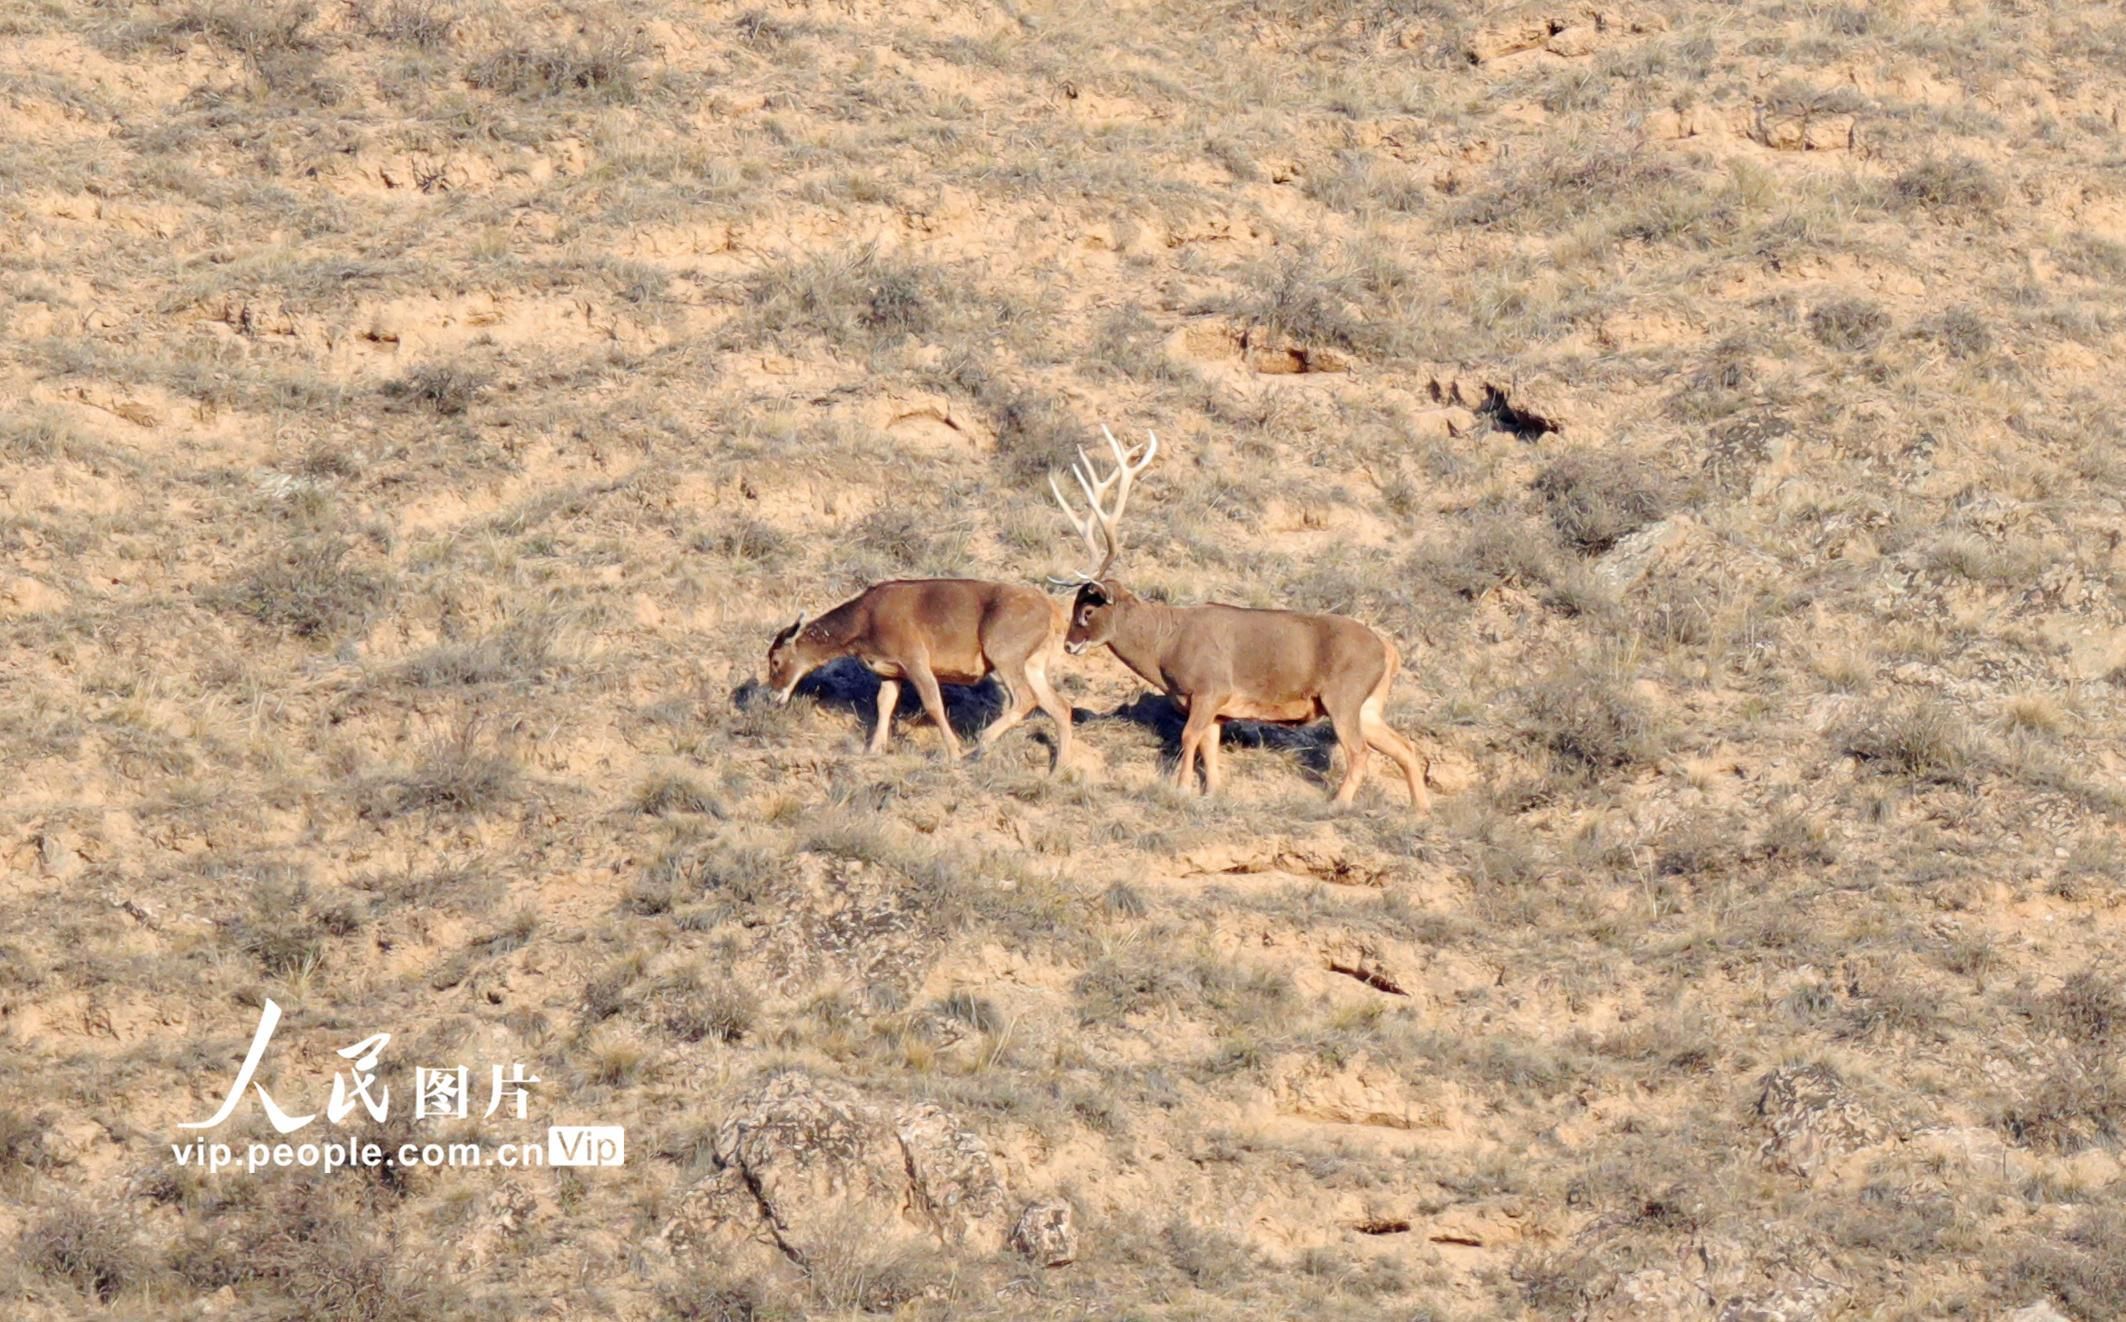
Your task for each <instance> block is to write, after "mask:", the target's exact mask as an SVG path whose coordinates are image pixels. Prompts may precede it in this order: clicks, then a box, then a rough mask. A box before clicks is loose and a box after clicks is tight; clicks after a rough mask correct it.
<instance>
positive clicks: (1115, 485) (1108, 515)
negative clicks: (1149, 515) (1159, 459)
mask: <svg viewBox="0 0 2126 1322" xmlns="http://www.w3.org/2000/svg"><path fill="white" fill-rule="evenodd" d="M1100 434H1101V435H1102V436H1105V437H1106V438H1107V446H1108V448H1109V449H1110V450H1113V451H1114V453H1115V467H1114V471H1112V472H1110V473H1109V474H1108V475H1107V476H1106V477H1104V478H1096V477H1095V476H1094V467H1093V461H1092V456H1091V455H1088V454H1087V453H1085V450H1084V448H1083V447H1080V448H1079V450H1078V458H1077V462H1075V463H1073V464H1072V465H1071V466H1070V475H1071V476H1072V477H1074V478H1076V479H1077V480H1078V489H1079V490H1080V491H1082V492H1084V493H1085V503H1086V514H1085V517H1084V518H1082V519H1081V518H1079V517H1078V515H1077V513H1076V511H1074V510H1072V509H1071V507H1070V501H1069V500H1067V499H1066V498H1065V497H1064V495H1063V488H1062V487H1060V486H1058V485H1057V484H1056V475H1055V473H1054V472H1053V471H1051V472H1050V473H1049V475H1048V489H1049V490H1050V491H1052V492H1054V493H1055V497H1056V504H1058V505H1060V506H1062V507H1063V517H1064V518H1066V519H1069V520H1070V526H1071V527H1072V528H1075V529H1076V530H1077V532H1078V535H1079V536H1080V537H1083V538H1084V539H1085V548H1086V550H1087V551H1089V552H1090V553H1091V554H1092V556H1093V557H1094V559H1095V560H1096V561H1097V562H1098V564H1099V568H1098V569H1095V570H1094V571H1092V572H1091V573H1086V572H1085V571H1083V570H1080V571H1079V572H1078V573H1076V574H1074V575H1072V576H1071V577H1069V578H1050V579H1049V582H1051V583H1055V584H1057V585H1059V586H1063V587H1075V586H1077V585H1078V584H1081V583H1097V582H1099V581H1100V580H1101V579H1103V578H1106V577H1107V571H1108V570H1109V569H1110V568H1111V567H1112V566H1113V565H1114V563H1115V554H1116V553H1117V552H1118V551H1120V550H1121V549H1122V539H1121V536H1120V534H1119V533H1118V532H1117V531H1116V528H1117V526H1118V525H1119V524H1120V523H1121V522H1122V511H1123V510H1124V509H1126V508H1128V506H1129V488H1130V484H1131V483H1132V482H1134V481H1136V480H1137V474H1139V473H1141V472H1143V471H1144V470H1145V469H1146V468H1148V467H1150V466H1151V462H1152V457H1153V456H1154V455H1157V454H1158V453H1159V437H1158V436H1157V435H1156V434H1155V433H1153V432H1150V431H1146V432H1145V433H1144V434H1145V436H1146V438H1147V439H1146V441H1145V443H1144V449H1143V454H1142V456H1141V457H1140V456H1139V455H1138V453H1137V451H1135V450H1129V449H1125V448H1123V445H1122V442H1120V441H1118V440H1116V439H1115V434H1114V433H1113V432H1111V431H1109V430H1108V429H1107V425H1106V424H1105V423H1102V424H1101V425H1100ZM1109 491H1113V492H1114V493H1115V495H1114V505H1113V507H1112V508H1109V507H1108V506H1106V505H1104V504H1102V503H1101V502H1102V501H1103V499H1104V498H1105V497H1106V496H1107V493H1108V492H1109ZM1103 543H1104V546H1103Z"/></svg>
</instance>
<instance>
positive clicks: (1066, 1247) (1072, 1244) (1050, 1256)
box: [1011, 1198, 1078, 1267]
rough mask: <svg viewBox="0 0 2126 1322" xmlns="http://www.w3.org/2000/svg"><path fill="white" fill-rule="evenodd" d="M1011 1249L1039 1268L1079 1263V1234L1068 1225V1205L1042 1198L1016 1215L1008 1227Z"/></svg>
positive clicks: (1069, 1219) (1055, 1199) (1057, 1200)
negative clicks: (1015, 1218) (1016, 1217)
mask: <svg viewBox="0 0 2126 1322" xmlns="http://www.w3.org/2000/svg"><path fill="white" fill-rule="evenodd" d="M1011 1247H1012V1248H1013V1249H1015V1250H1017V1251H1018V1253H1019V1256H1021V1257H1023V1258H1025V1259H1026V1260H1027V1261H1029V1262H1031V1263H1033V1264H1034V1265H1035V1266H1039V1267H1067V1266H1069V1265H1070V1264H1071V1263H1073V1262H1076V1261H1077V1260H1078V1231H1077V1228H1076V1227H1075V1226H1073V1225H1072V1224H1071V1208H1070V1204H1069V1203H1066V1202H1064V1201H1063V1200H1062V1199H1060V1198H1043V1199H1041V1200H1040V1201H1039V1202H1035V1203H1030V1204H1028V1205H1027V1208H1026V1210H1025V1211H1023V1212H1021V1213H1019V1220H1018V1224H1017V1225H1014V1226H1013V1227H1012V1228H1011Z"/></svg>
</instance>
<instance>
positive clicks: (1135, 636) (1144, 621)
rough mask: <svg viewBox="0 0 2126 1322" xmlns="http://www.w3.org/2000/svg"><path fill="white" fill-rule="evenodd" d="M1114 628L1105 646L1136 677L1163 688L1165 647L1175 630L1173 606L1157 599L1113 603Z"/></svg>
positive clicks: (1164, 680)
mask: <svg viewBox="0 0 2126 1322" xmlns="http://www.w3.org/2000/svg"><path fill="white" fill-rule="evenodd" d="M1114 614H1115V631H1114V632H1113V633H1112V634H1109V635H1108V639H1107V647H1108V650H1109V651H1111V652H1113V653H1114V654H1115V658H1116V659H1117V660H1119V661H1120V662H1121V663H1122V664H1123V665H1125V666H1128V667H1129V668H1130V669H1131V670H1134V671H1136V672H1137V676H1138V678H1140V679H1142V680H1143V681H1144V682H1145V683H1147V684H1150V685H1152V686H1153V687H1155V688H1158V689H1160V690H1162V691H1164V690H1165V688H1166V678H1165V671H1166V666H1165V661H1166V651H1167V647H1168V646H1169V644H1171V643H1172V641H1173V637H1174V633H1175V618H1174V608H1173V607H1171V606H1166V605H1162V604H1160V603H1159V602H1156V601H1142V600H1138V601H1118V602H1116V603H1115V611H1114Z"/></svg>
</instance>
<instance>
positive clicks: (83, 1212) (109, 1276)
mask: <svg viewBox="0 0 2126 1322" xmlns="http://www.w3.org/2000/svg"><path fill="white" fill-rule="evenodd" d="M17 1251H18V1252H19V1253H20V1254H21V1256H22V1261H23V1262H24V1263H26V1264H27V1265H28V1266H30V1267H32V1268H34V1269H35V1270H37V1271H39V1272H42V1273H43V1274H44V1275H46V1276H49V1277H51V1278H53V1279H54V1280H61V1281H67V1282H69V1283H71V1284H72V1285H74V1286H75V1287H76V1288H78V1289H79V1290H81V1291H82V1292H83V1293H84V1294H87V1295H88V1296H90V1297H91V1298H93V1299H95V1300H97V1301H98V1302H99V1303H105V1304H108V1303H110V1302H111V1301H112V1300H113V1299H115V1298H117V1297H118V1295H119V1293H120V1292H121V1291H123V1290H125V1289H127V1288H128V1287H130V1286H132V1285H135V1284H137V1283H138V1282H140V1281H141V1280H142V1279H143V1278H144V1277H145V1276H146V1275H147V1272H148V1261H147V1255H146V1254H145V1253H143V1252H142V1251H141V1248H140V1245H139V1244H138V1243H137V1242H136V1241H135V1240H134V1238H133V1220H132V1218H131V1217H128V1216H125V1215H123V1214H121V1213H119V1212H117V1211H115V1210H105V1209H102V1208H97V1207H92V1206H90V1205H89V1204H87V1203H81V1202H68V1203H66V1204H64V1205H62V1206H60V1207H58V1208H56V1209H54V1210H53V1211H50V1212H47V1213H46V1214H45V1215H44V1216H43V1217H41V1218H39V1219H38V1220H36V1221H34V1222H32V1223H31V1224H30V1226H29V1227H28V1229H26V1230H24V1231H23V1232H22V1237H21V1239H20V1241H19V1242H18V1248H17Z"/></svg>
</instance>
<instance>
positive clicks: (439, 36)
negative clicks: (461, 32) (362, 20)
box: [367, 0, 458, 50]
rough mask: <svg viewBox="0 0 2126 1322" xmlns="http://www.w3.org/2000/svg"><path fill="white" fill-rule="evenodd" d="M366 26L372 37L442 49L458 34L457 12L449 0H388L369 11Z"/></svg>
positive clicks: (427, 48) (425, 48) (422, 47)
mask: <svg viewBox="0 0 2126 1322" xmlns="http://www.w3.org/2000/svg"><path fill="white" fill-rule="evenodd" d="M367 24H368V28H369V33H370V35H371V36H375V37H381V38H383V39H384V40H386V41H396V42H402V43H404V44H405V45H408V46H418V47H420V48H421V49H422V50H441V49H442V48H443V47H445V46H448V45H449V44H450V41H451V38H452V36H453V35H455V33H456V31H457V26H458V11H457V7H456V5H454V4H452V3H451V2H450V0H385V3H383V4H382V5H379V6H376V7H374V8H372V9H370V10H368V12H367Z"/></svg>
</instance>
